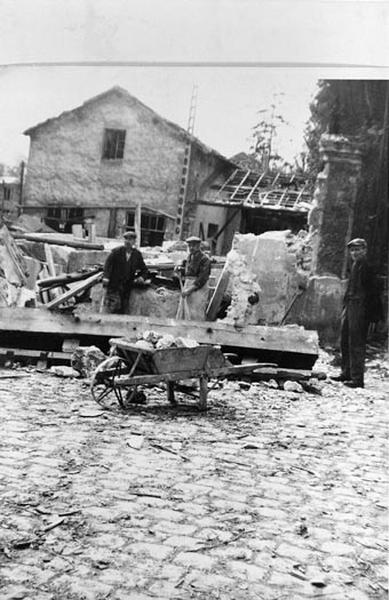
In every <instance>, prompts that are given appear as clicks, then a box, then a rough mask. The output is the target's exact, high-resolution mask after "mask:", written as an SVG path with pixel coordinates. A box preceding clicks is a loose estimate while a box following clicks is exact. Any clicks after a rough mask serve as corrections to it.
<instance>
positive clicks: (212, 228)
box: [207, 223, 219, 238]
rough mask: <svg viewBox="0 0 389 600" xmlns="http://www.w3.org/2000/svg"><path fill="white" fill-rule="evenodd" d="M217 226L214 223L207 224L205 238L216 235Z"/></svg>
mask: <svg viewBox="0 0 389 600" xmlns="http://www.w3.org/2000/svg"><path fill="white" fill-rule="evenodd" d="M218 229H219V225H217V224H216V223H208V232H207V238H213V237H215V235H216V234H217V232H218Z"/></svg>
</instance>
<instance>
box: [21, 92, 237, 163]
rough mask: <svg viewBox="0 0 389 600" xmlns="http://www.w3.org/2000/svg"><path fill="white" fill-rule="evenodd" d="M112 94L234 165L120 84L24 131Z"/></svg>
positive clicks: (40, 125)
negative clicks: (134, 105) (136, 106)
mask: <svg viewBox="0 0 389 600" xmlns="http://www.w3.org/2000/svg"><path fill="white" fill-rule="evenodd" d="M112 96H118V97H119V98H123V99H124V100H126V101H127V102H130V103H131V104H132V105H133V104H137V105H138V106H139V107H141V108H142V109H143V110H145V111H146V112H148V113H149V114H150V116H152V117H154V118H157V119H158V121H160V122H161V123H163V124H164V125H165V126H167V127H168V128H169V129H171V130H172V132H173V133H175V134H176V135H178V136H180V137H183V138H185V139H187V140H190V141H192V142H193V143H195V144H197V145H198V146H199V147H200V148H201V149H202V150H203V152H205V153H207V154H208V153H211V154H215V156H217V157H218V158H220V159H221V160H223V161H225V162H227V163H228V164H229V165H234V163H233V162H232V161H231V160H229V159H228V158H226V157H225V156H223V155H222V154H220V152H217V150H214V149H213V148H210V147H209V146H206V145H205V144H203V142H201V141H200V140H199V139H198V138H196V137H195V136H193V135H191V134H190V133H188V132H187V131H186V130H185V129H184V128H183V127H180V126H179V125H177V124H176V123H173V122H172V121H169V120H168V119H165V118H164V117H162V116H161V115H159V114H158V113H156V112H155V111H154V110H153V109H152V108H150V107H148V106H147V105H146V104H143V102H141V101H140V100H138V98H136V97H135V96H133V95H132V94H130V93H129V92H127V90H125V89H124V88H122V87H120V86H118V85H116V86H114V87H112V88H110V89H109V90H106V91H105V92H103V93H101V94H98V95H97V96H93V98H90V99H89V100H86V101H85V102H83V103H82V104H81V105H80V106H77V107H76V108H73V109H71V110H67V111H64V112H62V113H61V114H60V115H58V116H57V117H52V118H50V119H46V120H45V121H42V122H41V123H38V124H37V125H34V126H33V127H29V128H28V129H26V130H25V131H23V134H24V135H28V136H31V135H33V134H34V133H35V132H37V131H39V130H41V129H44V128H45V127H47V126H48V125H51V124H52V123H55V121H58V120H60V119H63V118H64V117H67V116H68V115H72V114H77V113H81V112H82V111H84V110H85V108H88V107H90V106H93V105H94V104H97V103H98V102H101V101H102V100H105V99H109V98H110V97H112Z"/></svg>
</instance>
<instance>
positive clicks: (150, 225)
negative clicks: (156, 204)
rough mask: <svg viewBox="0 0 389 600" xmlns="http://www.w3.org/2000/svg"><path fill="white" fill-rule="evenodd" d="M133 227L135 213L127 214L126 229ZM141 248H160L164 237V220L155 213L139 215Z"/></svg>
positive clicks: (129, 212)
mask: <svg viewBox="0 0 389 600" xmlns="http://www.w3.org/2000/svg"><path fill="white" fill-rule="evenodd" d="M134 225H135V211H128V212H127V219H126V229H132V228H133V227H134ZM140 228H141V239H140V245H141V246H162V242H163V238H164V235H165V228H166V218H165V217H163V216H162V215H158V214H155V213H146V212H145V213H142V214H141V222H140Z"/></svg>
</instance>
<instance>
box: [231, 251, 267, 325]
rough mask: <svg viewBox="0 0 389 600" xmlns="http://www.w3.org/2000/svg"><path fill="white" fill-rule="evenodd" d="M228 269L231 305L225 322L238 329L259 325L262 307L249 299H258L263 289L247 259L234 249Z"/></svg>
mask: <svg viewBox="0 0 389 600" xmlns="http://www.w3.org/2000/svg"><path fill="white" fill-rule="evenodd" d="M226 269H227V270H228V272H229V276H230V280H229V290H230V293H231V304H230V306H229V307H228V309H227V316H226V317H225V318H224V319H223V320H224V321H225V322H227V323H231V324H233V325H235V326H238V327H243V326H244V325H249V324H256V323H258V320H259V309H260V306H259V304H258V301H257V302H254V303H251V302H250V300H249V299H250V298H258V297H259V295H260V292H261V288H260V286H259V284H258V283H257V281H256V276H255V274H254V273H253V272H252V271H251V270H250V268H249V266H248V261H247V257H246V256H245V255H244V254H242V253H240V252H239V251H238V250H237V249H235V248H234V247H233V249H232V250H231V251H230V252H229V253H228V254H227V261H226Z"/></svg>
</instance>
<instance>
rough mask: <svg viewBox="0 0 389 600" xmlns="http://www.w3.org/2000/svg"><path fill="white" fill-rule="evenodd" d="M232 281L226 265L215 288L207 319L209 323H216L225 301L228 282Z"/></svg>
mask: <svg viewBox="0 0 389 600" xmlns="http://www.w3.org/2000/svg"><path fill="white" fill-rule="evenodd" d="M229 280H230V272H229V271H228V269H227V268H226V265H224V268H223V271H222V272H221V275H220V277H219V279H218V282H217V284H216V287H215V291H214V292H213V294H212V297H211V299H210V301H209V304H208V307H207V310H206V313H205V317H206V319H207V321H215V319H216V317H217V314H218V312H219V308H220V304H221V302H222V300H223V296H224V294H225V291H226V289H227V286H228V282H229Z"/></svg>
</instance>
